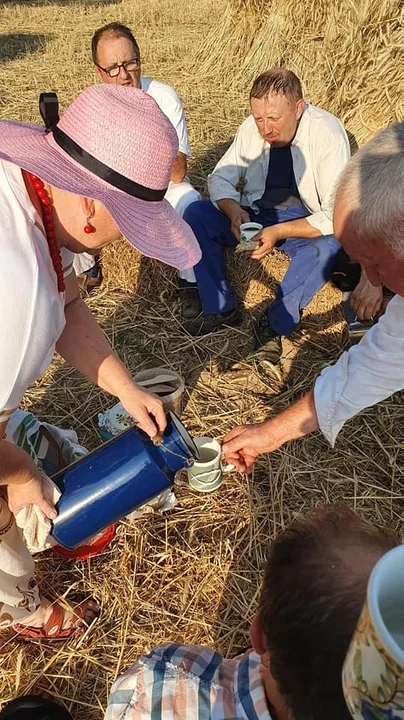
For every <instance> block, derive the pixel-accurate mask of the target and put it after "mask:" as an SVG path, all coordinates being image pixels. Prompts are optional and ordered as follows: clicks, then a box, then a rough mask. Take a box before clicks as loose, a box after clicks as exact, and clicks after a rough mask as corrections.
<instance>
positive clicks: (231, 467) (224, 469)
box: [220, 462, 236, 473]
mask: <svg viewBox="0 0 404 720" xmlns="http://www.w3.org/2000/svg"><path fill="white" fill-rule="evenodd" d="M220 469H221V471H222V472H224V473H226V472H231V471H232V470H235V469H236V466H235V465H227V464H226V463H223V462H221V463H220Z"/></svg>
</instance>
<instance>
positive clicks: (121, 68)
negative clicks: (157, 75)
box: [91, 22, 141, 88]
mask: <svg viewBox="0 0 404 720" xmlns="http://www.w3.org/2000/svg"><path fill="white" fill-rule="evenodd" d="M91 53H92V58H93V63H94V65H95V69H96V73H97V75H98V76H99V78H100V80H101V81H102V82H104V83H113V84H118V85H125V86H128V87H136V88H139V87H140V74H141V64H140V50H139V45H138V44H137V42H136V39H135V37H134V35H133V33H132V32H131V30H130V29H129V28H128V27H126V25H122V24H121V23H117V22H113V23H109V24H108V25H104V26H103V27H101V28H99V29H98V30H96V31H95V33H94V35H93V38H92V40H91Z"/></svg>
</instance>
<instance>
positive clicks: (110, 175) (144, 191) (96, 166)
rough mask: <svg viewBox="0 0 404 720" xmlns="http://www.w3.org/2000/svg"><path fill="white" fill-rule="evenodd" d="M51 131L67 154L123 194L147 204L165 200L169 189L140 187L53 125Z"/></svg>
mask: <svg viewBox="0 0 404 720" xmlns="http://www.w3.org/2000/svg"><path fill="white" fill-rule="evenodd" d="M49 129H50V131H51V133H52V134H53V137H54V138H55V142H56V143H57V144H58V145H59V147H61V148H62V150H64V151H65V153H67V154H68V155H69V156H70V157H71V158H73V160H75V161H76V162H78V163H79V164H80V165H82V166H83V167H85V168H86V169H87V170H90V172H92V173H93V174H94V175H97V177H99V178H101V179H102V180H105V182H107V183H108V184H109V185H113V187H116V188H118V190H123V192H125V193H127V194H128V195H132V197H136V198H139V199H140V200H146V202H159V201H160V200H162V199H163V198H164V195H165V194H166V192H167V188H165V189H164V190H153V189H152V188H148V187H145V185H140V184H139V183H137V182H135V181H134V180H129V178H126V177H125V176H124V175H121V174H120V173H118V172H116V171H115V170H112V168H110V167H108V165H104V163H103V162H101V160H97V158H95V157H93V155H90V153H88V152H87V151H86V150H83V148H82V147H80V145H78V144H77V143H76V142H75V141H74V140H72V139H71V137H69V136H68V135H66V133H65V132H63V130H61V129H60V128H58V127H57V126H56V125H53V126H52V127H50V128H49Z"/></svg>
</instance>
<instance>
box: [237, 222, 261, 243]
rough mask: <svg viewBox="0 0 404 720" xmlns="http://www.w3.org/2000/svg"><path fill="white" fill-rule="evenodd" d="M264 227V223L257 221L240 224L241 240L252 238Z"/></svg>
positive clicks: (245, 240)
mask: <svg viewBox="0 0 404 720" xmlns="http://www.w3.org/2000/svg"><path fill="white" fill-rule="evenodd" d="M263 229H264V226H263V225H260V223H256V222H246V223H242V224H241V225H240V242H242V243H243V242H248V241H249V240H252V239H253V238H254V237H255V236H256V235H258V233H260V232H261V230H263Z"/></svg>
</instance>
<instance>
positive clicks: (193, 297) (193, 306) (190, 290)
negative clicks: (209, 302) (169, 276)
mask: <svg viewBox="0 0 404 720" xmlns="http://www.w3.org/2000/svg"><path fill="white" fill-rule="evenodd" d="M179 290H180V306H181V318H182V319H183V320H190V319H192V318H196V317H198V315H199V314H200V313H201V312H202V305H201V300H200V297H199V292H198V286H197V285H196V284H194V283H189V282H186V280H182V279H181V278H180V279H179Z"/></svg>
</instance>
